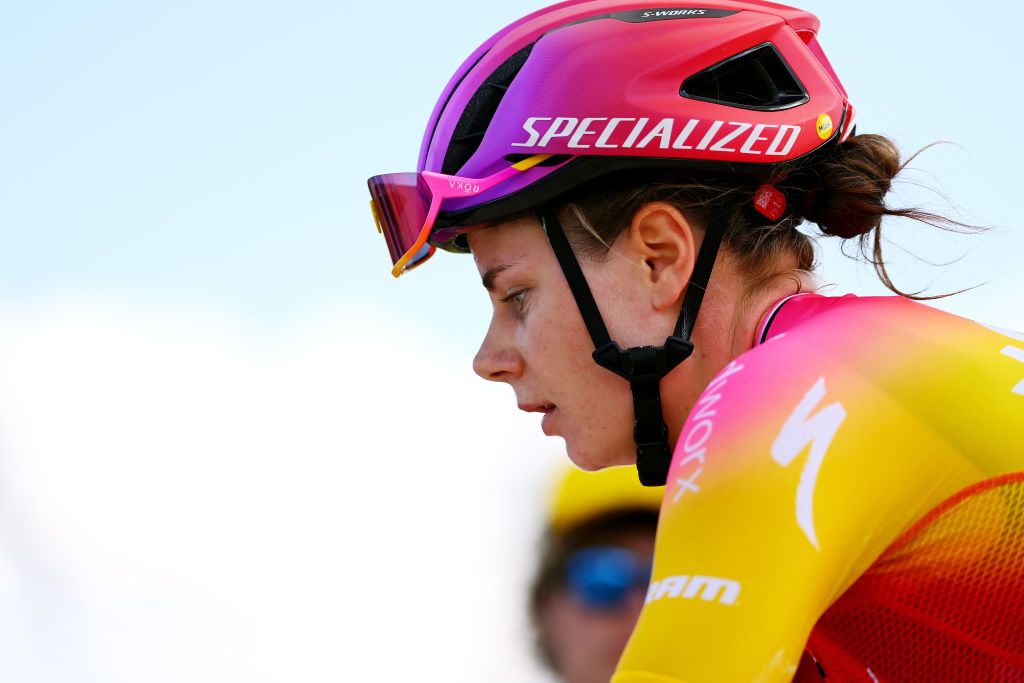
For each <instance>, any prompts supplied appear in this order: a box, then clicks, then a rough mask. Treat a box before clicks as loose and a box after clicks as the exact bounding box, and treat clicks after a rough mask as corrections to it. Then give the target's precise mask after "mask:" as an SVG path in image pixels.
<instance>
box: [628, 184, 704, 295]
mask: <svg viewBox="0 0 1024 683" xmlns="http://www.w3.org/2000/svg"><path fill="white" fill-rule="evenodd" d="M626 236H627V244H628V248H629V249H630V250H631V251H633V252H634V253H633V254H632V256H633V258H634V259H637V257H638V256H639V259H638V260H639V261H640V265H641V266H642V267H643V268H644V277H645V280H646V285H647V288H648V290H649V293H650V296H651V305H652V306H653V307H654V308H655V310H665V309H667V308H670V307H674V305H675V303H676V302H677V301H679V298H680V297H681V296H682V294H683V291H684V290H685V289H686V285H687V284H688V283H689V282H690V276H691V275H692V274H693V265H694V262H695V260H696V257H697V252H696V246H695V245H696V238H695V235H694V231H693V228H692V226H691V225H690V222H689V221H688V220H686V217H685V216H683V214H682V213H680V211H679V209H677V208H675V207H674V206H672V205H671V204H668V203H666V202H651V203H649V204H644V205H643V206H642V207H640V209H639V210H638V211H637V212H636V213H635V214H634V215H633V220H632V221H631V222H630V225H629V230H628V231H627V233H626ZM634 262H635V260H634Z"/></svg>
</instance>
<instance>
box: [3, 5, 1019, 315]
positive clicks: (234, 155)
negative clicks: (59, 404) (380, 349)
mask: <svg viewBox="0 0 1024 683" xmlns="http://www.w3.org/2000/svg"><path fill="white" fill-rule="evenodd" d="M540 5H541V3H537V2H505V3H486V4H483V5H476V6H474V7H473V8H472V9H469V8H468V7H467V6H466V5H465V4H464V3H456V2H436V3H429V4H428V3H404V4H403V3H392V4H389V5H388V6H387V8H386V9H384V8H383V7H378V6H376V5H373V4H360V5H357V6H355V7H353V6H351V5H348V4H345V5H343V4H341V3H322V2H300V3H288V4H287V5H286V4H284V3H266V2H262V3H260V2H257V3H244V4H243V3H217V4H213V5H211V4H209V3H199V2H181V3H170V4H167V3H127V2H124V3H101V4H99V5H82V4H80V3H58V4H38V3H22V4H15V5H7V6H6V7H5V9H4V10H2V14H0V24H2V28H0V31H2V44H0V58H2V59H3V61H4V63H5V64H7V65H8V68H6V69H5V70H4V71H3V73H2V74H0V87H2V88H3V92H4V93H5V99H6V101H7V102H8V105H7V106H5V107H4V109H3V111H2V112H0V123H2V126H3V130H4V131H5V135H4V139H3V154H2V156H0V193H2V194H0V197H2V201H0V235H2V236H3V241H4V244H5V248H4V249H3V250H2V252H0V299H2V300H6V301H8V302H27V303H29V304H31V303H32V302H34V301H39V300H40V299H41V298H44V297H52V296H60V295H62V294H63V293H67V292H76V293H82V292H91V293H95V294H96V295H99V296H104V297H107V296H110V297H115V298H116V297H124V296H130V297H135V298H141V299H146V300H154V301H156V300H164V301H171V302H179V303H180V302H187V303H196V304H198V305H204V306H213V307H220V308H224V309H227V310H228V311H232V312H236V313H238V314H240V315H242V316H245V317H249V318H252V319H255V320H262V321H266V322H269V323H272V324H277V323H279V322H280V321H281V319H283V318H284V319H287V318H288V317H290V316H294V315H297V314H302V313H303V312H305V311H309V310H313V309H316V308H317V307H319V306H322V305H325V304H348V303H352V302H358V303H360V304H368V305H372V306H375V307H378V306H381V307H384V308H387V309H395V310H396V312H397V314H399V315H406V314H412V315H422V314H423V313H424V312H425V311H427V310H431V311H433V313H431V315H434V314H440V315H442V316H445V320H444V323H443V324H442V327H444V328H449V327H450V326H451V325H456V326H460V325H459V323H460V322H461V323H462V324H468V325H470V326H472V327H474V328H476V327H477V326H478V321H477V320H474V321H472V322H469V321H467V320H466V319H465V316H464V315H461V316H450V315H446V313H445V312H444V311H443V310H441V309H443V308H445V303H446V302H451V303H450V306H448V308H451V309H454V310H458V311H462V312H465V311H466V310H467V307H468V310H470V311H473V315H474V316H476V315H480V314H482V311H483V308H482V303H483V302H482V299H481V297H480V296H478V295H476V294H475V293H474V295H473V296H472V297H465V298H463V296H462V294H461V292H462V291H463V290H465V289H466V288H467V281H466V279H465V278H466V277H467V276H466V273H467V272H470V266H469V264H468V263H466V259H464V258H463V259H459V258H455V257H444V256H442V257H441V258H440V259H438V260H437V261H435V262H434V263H432V264H431V268H430V269H429V270H430V272H429V273H423V272H422V271H421V274H420V275H418V276H417V277H416V278H415V279H412V278H406V279H404V280H403V281H401V282H398V283H394V282H391V281H390V280H389V278H387V277H386V266H387V263H386V256H384V248H383V246H382V244H380V243H379V241H378V239H377V238H376V236H375V234H374V233H373V230H372V225H371V223H370V222H369V220H368V218H367V215H368V214H367V211H366V208H365V205H366V193H365V189H364V181H365V178H366V177H367V176H369V175H371V174H373V173H378V172H387V171H393V170H405V169H410V168H412V166H413V165H414V163H415V156H416V152H417V150H418V147H419V141H420V135H421V132H422V130H423V127H424V125H425V121H426V118H427V115H428V114H429V111H430V109H431V108H432V106H433V103H434V100H435V98H436V97H437V95H438V93H439V92H440V89H441V88H442V87H443V85H444V83H445V82H446V80H447V78H448V77H449V75H450V73H451V72H452V70H453V69H454V68H455V67H456V66H457V65H458V63H459V62H460V61H461V60H462V59H463V58H464V56H465V55H466V54H468V53H469V51H471V50H472V49H473V47H475V45H476V44H478V43H479V42H480V41H481V40H482V39H483V38H484V37H485V36H486V35H488V34H489V33H490V32H492V31H493V30H494V29H496V28H497V27H499V26H501V25H502V24H504V23H506V22H507V21H510V20H512V19H514V18H516V17H517V16H519V15H521V14H523V13H525V12H527V11H529V10H531V9H534V8H536V7H538V6H540ZM808 7H809V8H810V9H813V10H817V11H818V12H819V13H820V15H821V17H822V21H823V25H824V29H823V31H822V34H821V38H822V42H823V44H824V46H825V47H826V49H827V50H828V51H829V53H830V55H831V58H832V61H833V62H834V64H835V65H836V68H837V69H838V71H839V73H840V74H841V75H842V77H843V79H844V81H845V83H846V85H847V88H848V90H849V91H850V92H851V95H852V97H853V101H854V102H855V104H856V105H857V106H858V108H859V111H860V117H859V121H860V130H861V131H876V132H885V133H888V134H891V135H893V136H894V137H896V138H897V140H898V141H899V142H900V143H901V144H902V145H903V146H904V147H905V149H907V150H914V149H916V148H918V147H920V146H922V145H924V144H927V143H929V142H933V141H936V140H948V141H950V142H952V143H955V144H956V145H958V146H959V147H949V148H947V149H940V150H936V151H933V152H930V153H929V154H927V155H926V156H925V157H924V158H922V159H921V161H920V163H919V164H918V165H919V166H920V167H921V168H923V169H925V170H927V171H930V172H931V173H933V174H934V177H933V178H927V180H928V181H929V182H932V181H933V180H934V181H936V182H932V184H937V185H939V186H941V187H942V188H944V189H945V190H946V191H947V192H948V194H949V196H950V197H951V198H953V199H954V200H955V201H956V202H957V203H959V204H960V205H961V206H963V207H964V208H965V209H966V210H967V211H968V212H969V216H968V217H969V218H973V219H975V220H978V221H980V222H984V223H986V224H992V225H997V226H999V227H1001V228H1003V229H1005V230H1007V231H1008V232H1007V234H1006V235H1005V237H1000V238H998V239H993V240H982V241H981V242H983V243H984V244H985V245H987V246H985V247H976V248H983V250H985V258H984V259H980V260H981V261H982V262H983V266H984V268H983V270H984V272H985V273H986V275H992V274H995V275H999V276H1001V275H1002V274H1004V273H1009V275H1011V276H1013V277H1017V276H1018V273H1017V270H1018V269H1017V268H1016V267H1014V264H1015V263H1017V262H1019V260H1020V255H1021V253H1022V251H1024V239H1022V238H1021V235H1022V233H1024V230H1022V229H1020V228H1018V226H1017V214H1018V211H1017V194H1018V192H1017V188H1016V182H1017V177H1018V173H1017V170H1016V164H1017V161H1016V160H1017V159H1020V158H1021V157H1022V156H1024V144H1022V142H1021V138H1020V135H1019V134H1018V133H1017V128H1016V126H1015V125H1014V124H1013V123H1012V122H1013V120H1014V116H1013V112H1015V111H1018V110H1019V109H1020V106H1021V104H1022V102H1021V94H1020V90H1019V88H1015V87H1012V86H1011V85H1010V81H1012V79H1013V78H1014V76H1011V75H1009V74H1013V73H1015V71H1014V69H1013V66H1014V65H1019V64H1020V57H1019V55H1018V53H1016V52H1015V51H1014V50H1013V46H1014V45H1015V44H1016V43H1015V41H1016V37H1015V35H1014V27H1015V26H1016V23H1015V19H1019V18H1020V16H1019V15H1020V10H1019V9H1017V8H1015V7H1008V8H1006V9H1000V11H999V13H998V15H997V16H998V20H994V19H995V17H994V15H995V12H994V11H992V12H963V11H962V6H959V5H955V4H953V3H929V4H928V5H926V6H918V5H916V4H914V3H899V4H896V5H892V4H888V5H883V4H881V3H878V4H870V3H858V4H857V5H855V6H850V5H840V4H836V3H824V2H819V3H809V4H808ZM1007 79H1009V80H1007ZM908 232H910V234H913V233H912V231H909V229H908ZM916 239H917V238H916V237H915V238H914V240H915V243H916ZM989 242H991V244H989ZM975 244H977V242H975ZM826 255H828V251H826ZM828 265H830V263H829V262H827V261H826V266H828ZM968 265H969V266H970V269H973V268H974V264H973V262H972V263H969V264H968ZM968 270H969V269H964V270H963V271H961V274H963V273H967V272H968ZM827 272H828V270H827V269H826V273H827ZM838 272H839V273H841V274H842V275H843V277H844V278H847V277H854V276H853V275H851V274H850V273H849V272H848V271H846V270H840V271H838ZM914 272H916V271H914ZM924 272H925V273H926V275H925V277H927V276H928V275H927V269H926V270H925V271H924ZM469 277H472V275H469ZM954 279H956V278H954ZM964 279H965V280H971V279H972V278H971V277H970V276H969V275H968V276H967V277H965V278H964ZM957 282H959V279H957ZM866 284H870V279H868V280H867V282H866ZM469 287H471V285H469ZM1018 291H1019V290H1018ZM986 296H987V297H989V298H992V297H996V296H997V292H995V291H992V292H990V293H987V294H986ZM452 297H455V299H454V300H453V299H452Z"/></svg>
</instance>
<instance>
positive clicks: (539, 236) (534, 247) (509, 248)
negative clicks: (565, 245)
mask: <svg viewBox="0 0 1024 683" xmlns="http://www.w3.org/2000/svg"><path fill="white" fill-rule="evenodd" d="M467 241H468V243H469V248H470V250H471V251H472V252H473V258H474V259H475V260H476V265H477V268H478V269H479V270H480V272H484V271H486V270H487V269H489V268H492V267H494V266H496V265H500V264H506V263H510V262H513V261H515V262H521V261H532V260H534V259H536V258H538V257H542V256H544V255H550V251H551V247H550V246H549V245H548V239H547V237H546V236H545V235H544V231H543V230H542V229H541V227H540V221H538V220H537V219H536V218H532V217H526V218H517V219H516V220H512V221H508V222H506V223H500V224H498V225H495V226H491V227H488V228H482V229H480V230H475V231H473V232H471V233H469V234H468V235H467Z"/></svg>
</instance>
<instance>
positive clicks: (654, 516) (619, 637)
mask: <svg viewBox="0 0 1024 683" xmlns="http://www.w3.org/2000/svg"><path fill="white" fill-rule="evenodd" d="M660 503H661V491H660V490H657V489H651V488H645V487H643V486H641V485H640V484H639V483H638V482H637V481H636V473H635V472H634V471H632V470H631V469H630V468H625V467H615V468H609V469H606V470H601V471H600V472H585V471H583V470H579V469H575V468H573V469H570V470H568V471H567V472H565V474H563V475H562V477H561V479H560V481H559V482H558V486H557V488H556V489H555V491H554V495H553V496H552V498H551V503H550V506H549V510H548V520H547V528H546V530H545V534H544V537H543V539H542V544H541V552H540V556H539V561H538V566H537V570H536V573H535V577H534V580H533V584H532V586H531V590H530V604H529V606H530V618H531V622H532V624H533V627H534V629H535V634H536V644H537V649H538V653H539V655H540V656H541V658H542V660H543V661H544V663H545V664H546V665H547V666H549V667H550V668H551V670H552V671H554V672H555V673H556V674H557V675H558V677H559V678H560V679H561V680H562V681H565V683H607V682H608V681H609V680H610V679H611V677H612V673H614V671H615V665H616V664H617V663H618V661H619V657H620V656H621V655H622V650H623V648H625V647H626V641H627V640H628V639H629V634H630V633H631V632H632V631H633V627H634V626H635V625H636V620H637V617H638V616H639V615H640V608H641V607H642V606H643V598H644V593H645V591H646V590H647V583H648V581H649V580H650V574H651V559H652V557H653V555H654V532H655V529H656V528H657V523H658V507H659V505H660Z"/></svg>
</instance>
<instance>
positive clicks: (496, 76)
mask: <svg viewBox="0 0 1024 683" xmlns="http://www.w3.org/2000/svg"><path fill="white" fill-rule="evenodd" d="M533 45H534V44H530V45H527V46H526V47H524V48H523V49H522V50H519V51H518V52H516V53H515V54H514V55H512V56H511V57H509V58H508V59H506V60H505V62H504V63H503V64H502V65H501V66H499V67H498V68H497V69H495V70H494V72H493V73H492V74H491V75H490V76H488V77H487V80H486V81H484V82H483V84H482V85H481V86H480V87H479V88H478V89H477V91H476V92H475V93H473V97H471V98H470V100H469V103H468V104H467V105H466V108H465V109H464V110H463V112H462V116H461V117H460V118H459V122H458V123H457V124H456V126H455V132H454V133H453V134H452V141H451V143H450V144H449V145H448V151H447V152H446V153H445V155H444V163H443V164H442V165H441V172H442V173H447V174H449V175H454V174H455V173H457V172H458V170H459V169H460V168H462V166H463V165H465V163H466V162H467V161H469V158H470V157H471V156H473V153H474V152H476V150H477V148H478V147H480V143H481V142H482V141H483V139H484V134H485V133H486V132H487V126H488V125H490V123H491V119H492V118H494V112H496V111H497V110H498V105H499V104H501V100H502V98H503V97H505V91H506V90H508V88H509V86H510V85H512V81H513V79H515V77H516V75H517V74H518V73H519V70H520V69H522V68H523V64H525V63H526V59H527V57H529V56H530V51H531V50H533Z"/></svg>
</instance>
